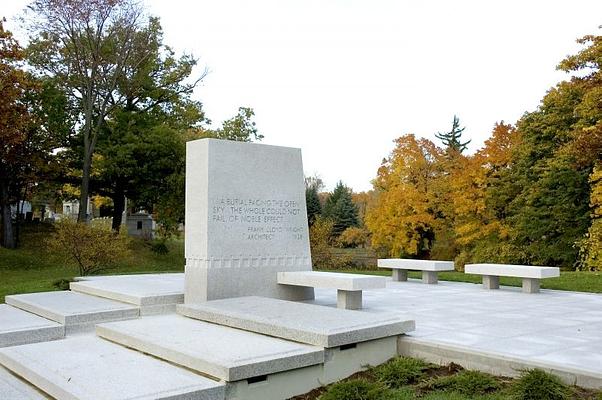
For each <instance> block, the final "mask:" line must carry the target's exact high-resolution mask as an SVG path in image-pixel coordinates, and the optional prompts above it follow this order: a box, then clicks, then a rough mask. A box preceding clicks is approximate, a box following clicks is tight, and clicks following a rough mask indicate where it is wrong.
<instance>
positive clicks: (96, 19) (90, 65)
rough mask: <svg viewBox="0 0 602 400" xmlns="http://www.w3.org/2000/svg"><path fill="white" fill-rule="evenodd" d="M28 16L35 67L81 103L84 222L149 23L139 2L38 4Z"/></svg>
mask: <svg viewBox="0 0 602 400" xmlns="http://www.w3.org/2000/svg"><path fill="white" fill-rule="evenodd" d="M29 13H30V15H28V17H29V18H28V21H29V26H28V28H29V30H30V33H31V37H32V40H31V43H30V46H29V49H28V51H29V62H30V64H31V65H32V66H34V67H35V68H36V69H37V70H38V71H40V72H43V73H45V74H47V75H48V76H50V77H52V78H53V79H55V80H56V81H57V82H60V84H61V86H62V87H63V89H64V90H65V92H66V93H67V94H68V95H69V96H70V98H71V99H72V100H73V102H74V103H76V104H77V108H76V110H77V114H76V119H77V120H79V121H81V128H80V130H79V133H80V134H81V141H82V149H83V152H82V177H81V190H80V208H79V216H78V219H79V220H80V221H85V220H87V218H88V209H87V204H88V201H87V200H88V196H89V194H90V173H91V169H92V159H93V155H94V152H95V149H96V143H97V141H98V137H99V135H100V134H101V132H102V130H103V127H104V125H105V123H106V118H107V115H109V114H110V113H111V111H112V110H113V109H114V107H115V106H117V105H121V104H123V102H124V101H125V98H124V97H123V96H120V95H119V93H117V92H116V88H117V86H118V84H119V81H120V80H122V79H124V74H125V69H126V66H128V65H130V66H131V65H137V64H138V63H141V62H143V61H144V60H145V59H146V58H147V57H148V56H149V54H148V53H146V52H134V51H133V46H134V37H135V36H136V32H137V31H138V30H139V28H140V27H141V26H143V25H145V23H146V19H145V18H144V15H143V10H142V8H141V6H140V3H139V2H136V1H134V0H96V1H84V2H82V1H78V0H33V1H32V3H31V4H30V6H29ZM150 41H151V40H150V38H149V42H150ZM150 49H152V46H149V50H150ZM133 57H136V59H133Z"/></svg>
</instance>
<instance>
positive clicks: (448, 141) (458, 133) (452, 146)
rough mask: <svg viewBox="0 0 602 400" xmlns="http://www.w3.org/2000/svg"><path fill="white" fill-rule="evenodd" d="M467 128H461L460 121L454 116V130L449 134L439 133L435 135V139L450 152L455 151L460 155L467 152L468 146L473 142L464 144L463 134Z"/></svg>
mask: <svg viewBox="0 0 602 400" xmlns="http://www.w3.org/2000/svg"><path fill="white" fill-rule="evenodd" d="M464 129H466V127H463V128H460V119H459V118H458V117H457V116H455V115H454V120H453V122H452V129H451V131H449V132H443V133H441V132H439V133H436V134H435V137H436V138H437V139H439V140H441V142H442V143H443V144H444V145H445V147H447V148H448V149H449V150H453V151H455V152H458V153H462V152H463V151H464V150H466V146H467V145H468V144H469V143H470V142H471V141H470V140H468V141H466V142H464V143H462V141H461V138H462V133H463V132H464Z"/></svg>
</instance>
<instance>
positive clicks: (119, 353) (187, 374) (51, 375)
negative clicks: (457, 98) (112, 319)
mask: <svg viewBox="0 0 602 400" xmlns="http://www.w3.org/2000/svg"><path fill="white" fill-rule="evenodd" d="M0 364H2V365H3V366H4V367H6V368H7V369H9V370H11V371H12V372H13V373H14V374H16V375H18V376H20V377H22V378H23V379H25V380H27V381H28V382H30V383H31V384H32V385H34V386H36V387H37V388H39V389H40V390H42V391H43V392H45V393H48V394H49V395H50V396H52V397H54V398H56V399H57V400H63V399H70V400H99V399H103V400H131V399H136V400H150V399H157V400H161V399H169V400H180V399H181V400H184V399H186V400H189V399H199V400H223V399H224V398H225V386H224V384H222V383H219V382H216V381H214V380H211V379H208V378H206V377H203V376H200V375H198V374H195V373H193V372H191V371H187V370H185V369H183V368H179V367H176V366H174V365H171V364H169V363H166V362H163V361H160V360H157V359H155V358H153V357H150V356H146V355H144V354H141V353H138V352H137V351H135V350H130V349H126V348H125V347H122V346H119V345H117V344H114V343H110V342H108V341H106V340H103V339H100V338H97V337H94V336H77V337H72V338H68V339H64V340H58V341H53V342H45V343H35V344H28V345H23V346H14V347H7V348H4V349H0Z"/></svg>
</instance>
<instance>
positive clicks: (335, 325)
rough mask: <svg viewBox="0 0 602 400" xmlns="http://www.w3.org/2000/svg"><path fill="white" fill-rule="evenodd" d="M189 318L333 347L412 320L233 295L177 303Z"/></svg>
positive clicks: (393, 331) (403, 328)
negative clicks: (202, 300) (191, 302)
mask: <svg viewBox="0 0 602 400" xmlns="http://www.w3.org/2000/svg"><path fill="white" fill-rule="evenodd" d="M178 313H180V314H181V315H185V316H187V317H190V318H194V319H198V320H202V321H207V322H212V323H215V324H220V325H225V326H230V327H233V328H238V329H243V330H247V331H251V332H256V333H261V334H264V335H269V336H274V337H279V338H283V339H288V340H292V341H296V342H301V343H307V344H312V345H316V346H322V347H327V348H330V347H337V346H344V345H349V344H353V343H358V342H365V341H370V340H374V339H380V338H385V337H391V336H397V335H401V334H404V333H406V332H410V331H413V330H414V328H415V324H414V321H413V320H404V319H402V318H401V317H399V316H395V315H391V314H387V313H379V314H374V313H367V312H363V311H353V310H345V309H339V308H332V307H325V306H318V305H314V304H307V303H298V302H292V301H285V300H278V299H272V298H267V297H257V296H249V297H236V298H229V299H222V300H212V301H208V302H205V303H199V304H184V305H179V306H178Z"/></svg>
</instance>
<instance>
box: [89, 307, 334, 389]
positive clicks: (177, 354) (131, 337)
mask: <svg viewBox="0 0 602 400" xmlns="http://www.w3.org/2000/svg"><path fill="white" fill-rule="evenodd" d="M96 333H97V334H98V335H99V336H100V337H103V338H105V339H108V340H111V341H113V342H115V343H119V344H121V345H124V346H127V347H130V348H133V349H136V350H139V351H142V352H144V353H147V354H151V355H153V356H155V357H158V358H161V359H164V360H167V361H170V362H173V363H175V364H178V365H182V366H184V367H187V368H189V369H192V370H195V371H198V372H201V373H203V374H206V375H211V376H213V377H216V378H218V379H222V380H226V381H238V380H242V379H248V378H252V377H256V376H261V375H267V374H273V373H277V372H281V371H287V370H291V369H297V368H303V367H307V366H310V365H317V364H322V363H324V349H323V348H321V347H314V346H308V345H305V344H301V343H295V342H290V341H287V340H282V339H278V338H274V337H270V336H265V335H259V334H257V333H252V332H247V331H242V330H239V329H233V328H228V327H225V326H221V325H215V324H210V323H208V322H203V321H197V320H194V319H190V318H186V317H182V316H179V315H162V316H152V317H147V318H141V319H138V320H132V321H121V322H112V323H108V324H101V325H98V326H97V327H96Z"/></svg>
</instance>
